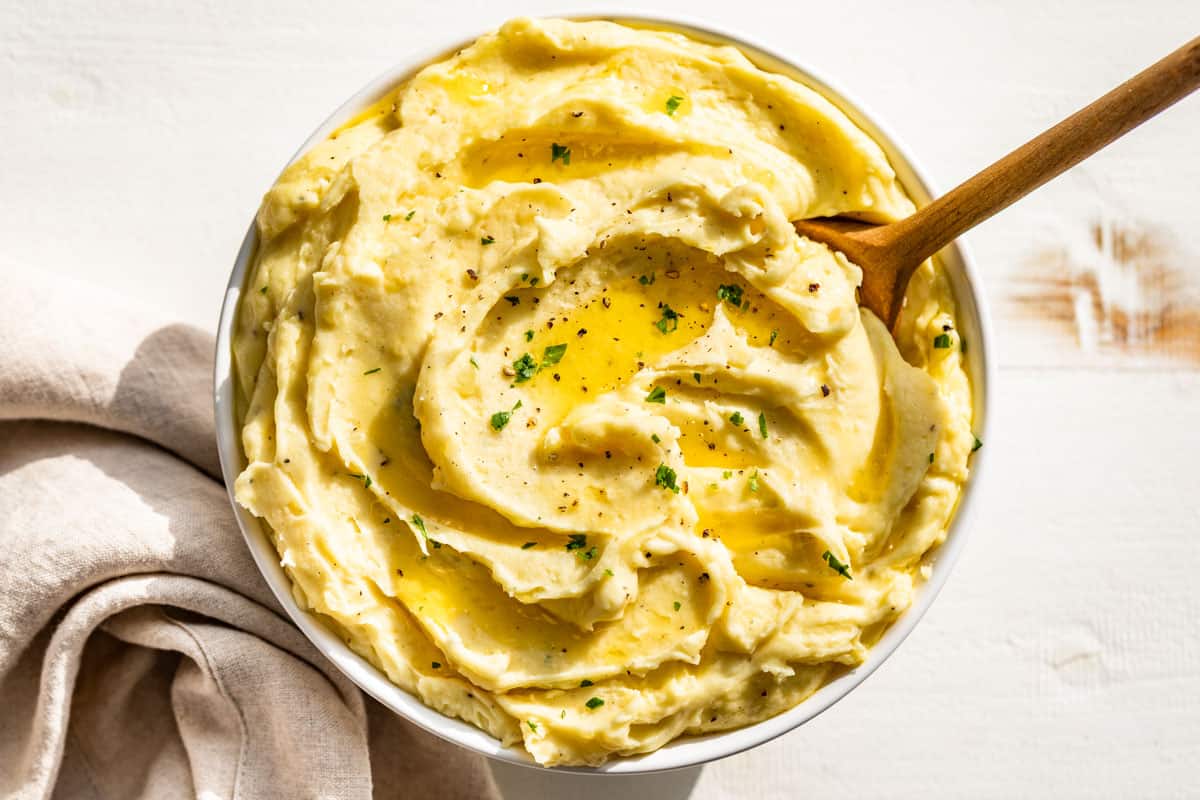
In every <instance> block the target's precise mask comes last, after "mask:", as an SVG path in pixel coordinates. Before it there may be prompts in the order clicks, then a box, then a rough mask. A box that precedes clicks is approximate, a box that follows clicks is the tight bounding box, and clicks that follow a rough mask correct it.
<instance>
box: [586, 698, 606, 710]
mask: <svg viewBox="0 0 1200 800" xmlns="http://www.w3.org/2000/svg"><path fill="white" fill-rule="evenodd" d="M584 705H585V706H587V707H588V708H590V709H592V710H593V711H595V710H596V709H597V708H599V707H600V706H602V705H604V701H603V700H602V699H600V698H599V697H593V698H591V699H589V700H588V701H587V702H586V703H584Z"/></svg>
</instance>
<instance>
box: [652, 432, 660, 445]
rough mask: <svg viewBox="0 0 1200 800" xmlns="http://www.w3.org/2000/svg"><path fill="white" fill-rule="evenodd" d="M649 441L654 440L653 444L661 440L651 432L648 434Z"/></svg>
mask: <svg viewBox="0 0 1200 800" xmlns="http://www.w3.org/2000/svg"><path fill="white" fill-rule="evenodd" d="M650 441H652V442H654V443H655V444H658V443H659V442H661V441H662V439H660V438H658V434H657V433H652V434H650Z"/></svg>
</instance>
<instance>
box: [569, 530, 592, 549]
mask: <svg viewBox="0 0 1200 800" xmlns="http://www.w3.org/2000/svg"><path fill="white" fill-rule="evenodd" d="M568 538H569V539H570V540H571V541H569V542H567V549H568V550H582V549H583V548H585V547H587V534H586V533H572V534H571V535H570V536H569V537H568Z"/></svg>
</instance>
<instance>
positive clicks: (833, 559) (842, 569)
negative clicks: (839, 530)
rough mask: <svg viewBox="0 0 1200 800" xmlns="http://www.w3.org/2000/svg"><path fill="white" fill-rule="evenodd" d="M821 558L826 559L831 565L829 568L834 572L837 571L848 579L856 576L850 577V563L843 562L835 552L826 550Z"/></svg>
mask: <svg viewBox="0 0 1200 800" xmlns="http://www.w3.org/2000/svg"><path fill="white" fill-rule="evenodd" d="M821 558H822V559H824V560H825V563H826V564H828V565H829V568H830V569H831V570H833V571H834V572H836V573H837V574H838V575H841V576H842V577H843V578H845V579H846V580H848V581H852V580H854V578H851V577H850V567H849V565H847V564H843V563H842V562H841V561H838V559H837V556H835V555H834V554H833V553H831V552H829V551H828V550H826V551H825V552H824V553H821Z"/></svg>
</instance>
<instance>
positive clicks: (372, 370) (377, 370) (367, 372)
mask: <svg viewBox="0 0 1200 800" xmlns="http://www.w3.org/2000/svg"><path fill="white" fill-rule="evenodd" d="M382 369H383V367H376V368H375V369H369V370H367V371H366V372H364V373H363V375H374V374H375V373H376V372H379V371H380V370H382Z"/></svg>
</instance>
